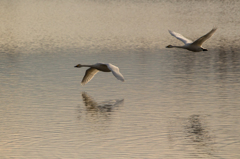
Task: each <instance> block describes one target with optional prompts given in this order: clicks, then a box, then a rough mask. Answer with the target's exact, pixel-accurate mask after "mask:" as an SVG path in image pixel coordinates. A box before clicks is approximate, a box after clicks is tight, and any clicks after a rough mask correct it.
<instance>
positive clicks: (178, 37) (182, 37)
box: [168, 30, 192, 44]
mask: <svg viewBox="0 0 240 159" xmlns="http://www.w3.org/2000/svg"><path fill="white" fill-rule="evenodd" d="M168 31H169V33H170V34H171V35H172V36H174V37H175V38H177V39H178V40H181V41H182V42H183V43H184V44H189V43H192V40H189V39H187V38H185V37H184V36H183V35H181V34H179V33H176V32H174V31H171V30H168Z"/></svg>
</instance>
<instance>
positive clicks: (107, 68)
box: [75, 63, 124, 85]
mask: <svg viewBox="0 0 240 159" xmlns="http://www.w3.org/2000/svg"><path fill="white" fill-rule="evenodd" d="M75 67H78V68H81V67H90V68H89V69H87V70H86V72H85V75H84V77H83V79H82V82H81V84H82V85H85V84H87V83H88V82H89V81H90V80H91V79H92V78H93V77H94V75H95V74H97V73H98V72H99V71H102V72H112V73H113V75H114V76H115V77H116V78H117V79H118V80H121V81H123V82H124V77H123V75H122V74H121V73H120V72H119V68H118V67H117V66H114V65H113V64H110V63H108V64H104V63H96V64H94V65H81V64H78V65H76V66H75Z"/></svg>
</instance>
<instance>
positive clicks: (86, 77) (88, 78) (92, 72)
mask: <svg viewBox="0 0 240 159" xmlns="http://www.w3.org/2000/svg"><path fill="white" fill-rule="evenodd" d="M98 72H99V71H98V70H97V69H95V68H89V69H87V70H86V72H85V75H84V77H83V79H82V82H81V84H82V85H85V84H87V83H88V82H89V81H91V79H92V78H93V77H94V76H95V74H97V73H98Z"/></svg>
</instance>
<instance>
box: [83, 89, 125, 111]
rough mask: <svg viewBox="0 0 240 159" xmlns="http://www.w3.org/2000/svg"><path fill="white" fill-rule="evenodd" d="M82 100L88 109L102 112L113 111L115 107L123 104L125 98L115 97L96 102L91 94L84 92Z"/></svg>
mask: <svg viewBox="0 0 240 159" xmlns="http://www.w3.org/2000/svg"><path fill="white" fill-rule="evenodd" d="M82 100H83V103H84V105H85V106H86V108H87V110H89V111H91V110H95V111H100V112H111V111H112V110H113V108H115V107H117V106H119V105H121V104H122V103H123V101H124V99H113V100H107V101H103V102H96V101H95V100H94V99H93V98H92V97H91V96H89V95H88V94H87V93H86V92H82Z"/></svg>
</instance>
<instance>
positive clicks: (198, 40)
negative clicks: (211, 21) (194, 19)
mask: <svg viewBox="0 0 240 159" xmlns="http://www.w3.org/2000/svg"><path fill="white" fill-rule="evenodd" d="M216 30H217V28H213V29H212V30H211V31H210V32H209V33H207V34H206V35H204V36H202V37H200V38H199V39H197V40H196V41H194V42H193V43H192V44H193V45H198V46H202V44H203V43H204V41H206V40H207V39H209V38H210V37H211V36H212V35H213V34H214V33H215V31H216Z"/></svg>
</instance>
